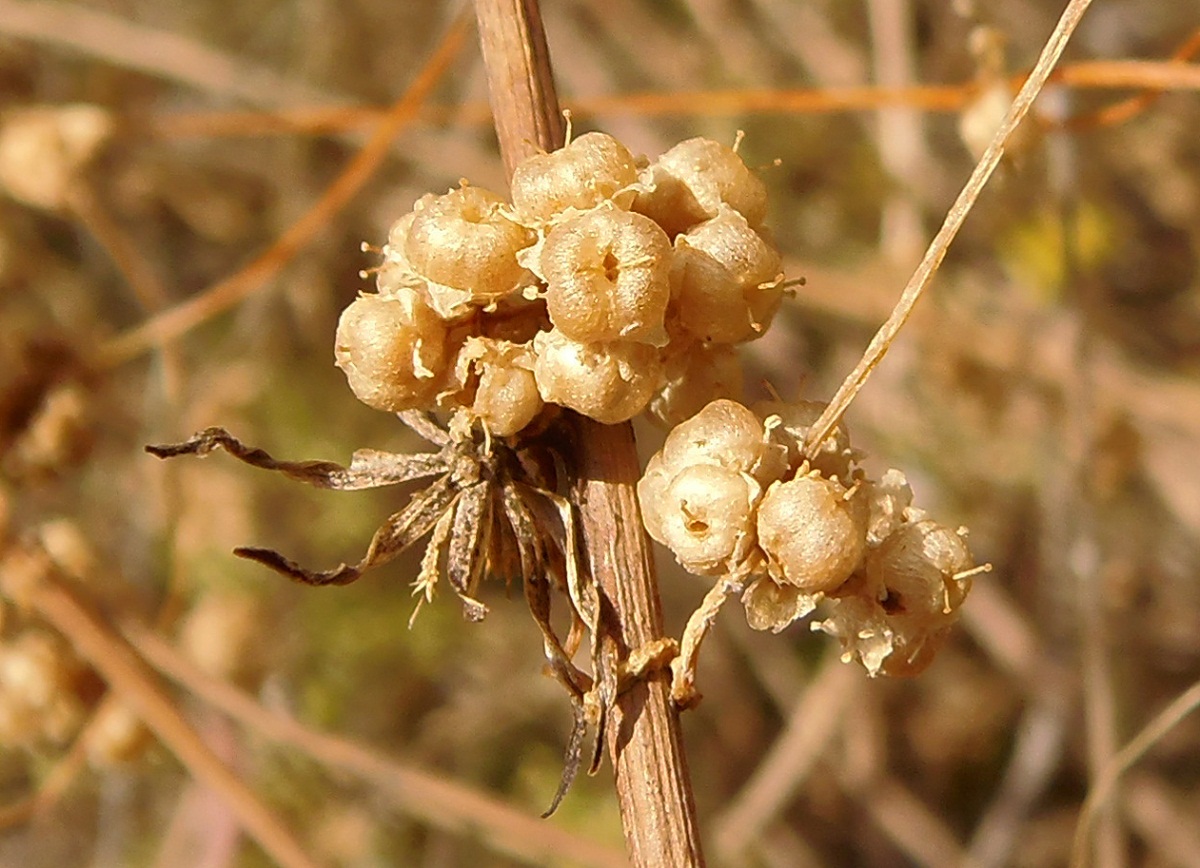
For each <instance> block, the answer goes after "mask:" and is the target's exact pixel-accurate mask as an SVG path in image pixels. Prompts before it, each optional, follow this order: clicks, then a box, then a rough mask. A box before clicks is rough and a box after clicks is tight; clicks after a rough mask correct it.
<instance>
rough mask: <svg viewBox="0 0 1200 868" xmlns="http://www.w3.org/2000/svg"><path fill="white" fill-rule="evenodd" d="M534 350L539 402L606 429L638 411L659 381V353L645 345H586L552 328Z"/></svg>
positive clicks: (644, 405)
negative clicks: (579, 415) (605, 425)
mask: <svg viewBox="0 0 1200 868" xmlns="http://www.w3.org/2000/svg"><path fill="white" fill-rule="evenodd" d="M533 347H534V353H535V354H536V356H537V360H536V361H535V363H534V367H533V375H534V378H535V379H536V380H537V387H538V391H539V392H540V393H541V395H542V399H543V400H544V401H546V403H548V404H560V405H562V406H564V407H570V408H571V409H572V410H575V411H577V412H579V413H582V414H583V415H585V416H588V417H590V418H592V419H595V420H596V421H598V422H603V423H605V424H607V425H612V424H615V423H617V422H624V421H626V420H627V419H632V418H633V417H634V416H636V415H637V414H638V413H640V412H642V410H644V409H645V408H646V405H647V404H648V403H649V402H650V396H651V395H652V394H654V391H655V390H656V389H657V388H658V386H659V383H660V382H661V379H662V364H661V363H660V362H659V358H658V352H657V351H656V350H655V349H654V348H653V347H650V346H647V345H646V344H635V343H630V342H627V341H613V342H611V343H604V344H584V343H580V342H578V341H573V340H571V339H570V338H569V337H567V336H566V335H564V334H563V333H562V332H560V331H558V330H557V329H552V330H551V331H548V332H542V333H541V334H539V335H538V336H537V337H536V338H534V341H533Z"/></svg>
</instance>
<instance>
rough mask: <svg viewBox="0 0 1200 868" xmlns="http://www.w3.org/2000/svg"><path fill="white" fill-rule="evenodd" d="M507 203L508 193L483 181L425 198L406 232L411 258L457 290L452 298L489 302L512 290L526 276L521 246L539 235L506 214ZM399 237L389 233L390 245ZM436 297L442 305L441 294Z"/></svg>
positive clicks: (425, 271)
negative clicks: (505, 195) (488, 187)
mask: <svg viewBox="0 0 1200 868" xmlns="http://www.w3.org/2000/svg"><path fill="white" fill-rule="evenodd" d="M503 205H504V200H503V199H502V198H500V197H499V196H497V195H496V194H495V193H492V192H491V191H489V190H484V189H482V188H480V187H460V188H459V189H457V190H451V191H450V192H449V193H445V194H443V195H441V196H435V197H432V198H428V197H427V198H425V199H422V200H421V201H420V202H418V203H417V208H416V210H415V213H414V215H413V219H412V223H411V224H410V226H409V228H408V233H407V235H406V237H405V238H404V257H405V259H407V261H408V263H409V265H411V267H412V269H413V270H414V271H415V272H416V273H417V274H419V275H420V276H421V277H423V278H425V279H426V280H428V281H430V282H431V283H433V284H440V285H442V286H446V287H450V288H451V289H452V290H457V291H458V292H457V293H448V294H447V295H448V296H450V297H451V298H449V299H448V300H449V301H454V300H455V299H458V298H460V297H462V296H463V294H465V300H467V301H471V302H475V303H479V304H486V303H488V302H491V301H495V300H496V299H498V298H501V297H503V296H505V295H507V294H508V293H510V292H512V291H513V289H515V288H516V287H517V286H518V285H519V284H520V283H521V282H522V280H523V279H524V277H525V270H524V269H523V268H522V267H521V265H520V264H519V263H518V262H517V258H516V255H517V251H518V250H520V249H521V248H523V247H527V246H529V245H530V244H532V243H533V240H534V238H533V233H532V232H530V231H529V230H528V229H526V228H525V227H524V226H521V225H520V224H518V223H515V222H513V221H512V220H510V219H509V218H508V217H507V216H505V214H504V212H503V209H502V207H501V206H503ZM400 228H401V227H400V224H399V223H397V225H396V226H393V230H399V229H400ZM398 242H399V239H398V238H396V239H393V238H392V237H390V236H389V239H388V245H389V247H390V246H394V245H396V244H398ZM431 292H436V287H431ZM434 303H435V306H439V300H438V299H437V298H435V299H434ZM443 306H445V305H443ZM450 306H452V305H450Z"/></svg>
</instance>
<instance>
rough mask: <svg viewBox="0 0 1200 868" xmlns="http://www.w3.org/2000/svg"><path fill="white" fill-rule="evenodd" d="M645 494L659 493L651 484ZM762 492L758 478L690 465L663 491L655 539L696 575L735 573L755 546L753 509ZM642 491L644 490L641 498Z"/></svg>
mask: <svg viewBox="0 0 1200 868" xmlns="http://www.w3.org/2000/svg"><path fill="white" fill-rule="evenodd" d="M644 490H645V495H646V497H652V496H654V495H655V492H654V491H652V489H651V488H650V487H649V486H647V487H646V488H645V489H644ZM759 490H760V489H759V487H758V484H757V483H755V482H754V481H753V480H752V479H750V478H749V477H747V476H746V475H744V474H741V473H737V472H735V471H732V470H729V469H727V468H725V467H720V466H718V465H714V464H694V465H692V466H690V467H686V468H684V469H683V470H681V471H680V472H678V473H676V474H675V475H674V477H673V478H672V479H671V481H670V482H669V483H668V484H667V485H666V487H665V488H664V489H663V490H662V492H661V495H660V496H661V503H659V504H657V509H656V512H657V516H658V518H659V519H660V521H659V523H658V524H657V525H656V527H655V530H657V531H658V533H659V536H656V537H655V539H657V540H658V541H659V542H661V543H662V544H663V545H665V546H666V547H667V548H669V549H670V550H671V551H672V552H673V553H674V555H675V558H676V559H677V560H678V561H679V563H680V564H681V565H682V566H683V568H684V569H686V570H687V571H688V572H690V573H696V574H697V575H722V574H725V573H729V572H731V571H733V570H734V569H735V568H736V567H737V566H738V565H739V564H740V563H742V562H743V561H744V560H745V559H746V557H747V555H748V554H749V552H750V551H751V549H752V548H753V545H754V512H753V508H754V502H755V501H756V500H757V498H758V494H759ZM642 491H643V489H641V488H639V495H641V494H642ZM647 529H648V530H649V526H647ZM652 535H653V534H652Z"/></svg>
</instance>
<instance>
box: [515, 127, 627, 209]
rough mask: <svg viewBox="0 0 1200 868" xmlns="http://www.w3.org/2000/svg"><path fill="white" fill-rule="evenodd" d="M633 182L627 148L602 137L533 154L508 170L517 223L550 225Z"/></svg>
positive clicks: (584, 138)
mask: <svg viewBox="0 0 1200 868" xmlns="http://www.w3.org/2000/svg"><path fill="white" fill-rule="evenodd" d="M635 181H637V168H636V167H635V166H634V161H633V155H632V154H631V153H629V150H628V149H627V148H626V147H625V146H624V145H622V144H621V143H620V142H618V141H617V140H616V139H614V138H613V137H612V136H610V135H607V134H605V133H586V134H584V135H582V136H580V137H579V138H577V139H574V140H573V141H571V142H570V143H569V144H567V145H566V146H565V147H563V148H560V149H559V150H557V151H553V152H551V153H549V154H535V155H534V156H532V157H530V158H529V159H527V160H525V161H524V162H523V163H521V164H520V165H519V166H517V168H516V169H515V170H514V171H513V177H512V201H513V207H514V208H515V209H516V211H517V214H518V215H519V216H520V218H521V219H522V220H526V221H528V222H530V223H535V224H536V223H545V222H549V221H550V220H551V219H552V218H553V217H555V216H556V215H558V214H561V213H563V212H564V211H567V210H568V209H572V208H574V209H578V210H581V211H585V210H587V209H589V208H593V207H595V206H596V205H598V204H600V203H601V202H603V201H605V200H608V199H612V198H613V197H614V196H617V195H618V194H619V193H620V191H621V190H623V189H625V188H627V187H629V185H631V184H633V183H634V182H635Z"/></svg>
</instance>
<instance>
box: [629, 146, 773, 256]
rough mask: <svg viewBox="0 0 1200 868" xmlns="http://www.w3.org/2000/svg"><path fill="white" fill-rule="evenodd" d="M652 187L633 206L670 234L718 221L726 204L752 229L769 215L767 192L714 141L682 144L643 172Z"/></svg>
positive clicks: (733, 155)
mask: <svg viewBox="0 0 1200 868" xmlns="http://www.w3.org/2000/svg"><path fill="white" fill-rule="evenodd" d="M643 182H644V183H645V184H646V186H647V187H648V190H647V191H646V192H644V193H639V194H638V196H637V197H636V198H635V199H634V202H633V205H632V206H631V207H632V208H633V210H634V211H638V212H640V213H642V214H645V215H646V216H648V217H650V218H652V219H653V220H654V221H655V222H656V223H658V224H659V225H660V226H662V227H663V229H665V230H666V231H667V233H668V234H669V235H672V236H674V235H677V234H678V233H680V232H684V231H686V230H687V229H689V228H690V227H692V226H695V225H696V224H697V223H700V222H703V221H704V220H708V219H709V218H712V217H716V216H717V213H718V211H719V209H720V206H721V205H722V204H724V205H727V206H729V207H730V208H732V209H733V210H735V211H737V212H738V213H739V214H741V215H742V216H743V217H745V218H746V220H747V221H748V222H749V223H750V225H751V226H754V227H758V226H761V225H762V222H763V220H764V219H765V218H766V216H767V188H766V185H765V184H763V182H762V181H761V180H759V179H758V177H757V176H756V175H755V174H754V173H753V172H751V171H750V170H749V169H748V168H747V167H746V164H745V163H743V162H742V158H741V157H740V156H738V154H737V152H736V151H735V150H733V149H732V148H730V147H727V146H725V145H722V144H721V143H720V142H714V141H713V140H712V139H705V138H695V139H688V140H687V141H683V142H680V143H679V144H677V145H675V147H673V148H671V149H670V150H669V151H667V152H666V153H665V154H663V155H662V156H660V157H659V158H658V159H657V160H655V161H654V162H653V163H652V164H651V165H650V167H649V169H648V170H647V171H646V172H644V173H643Z"/></svg>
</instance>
